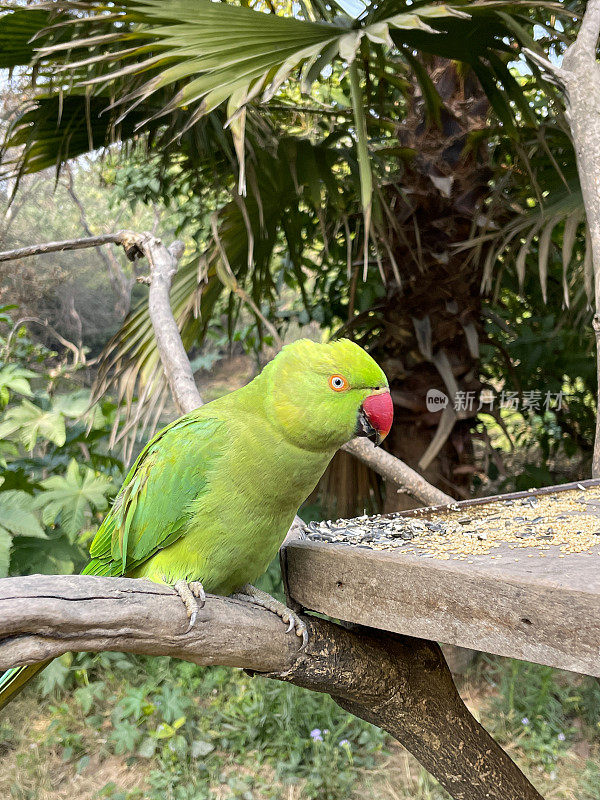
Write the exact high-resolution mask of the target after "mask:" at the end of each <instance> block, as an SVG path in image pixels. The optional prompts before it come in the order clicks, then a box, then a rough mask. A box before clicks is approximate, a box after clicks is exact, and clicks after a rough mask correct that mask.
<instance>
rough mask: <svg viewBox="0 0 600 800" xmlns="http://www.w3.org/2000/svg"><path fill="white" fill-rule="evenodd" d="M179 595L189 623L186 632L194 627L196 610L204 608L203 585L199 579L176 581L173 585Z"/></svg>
mask: <svg viewBox="0 0 600 800" xmlns="http://www.w3.org/2000/svg"><path fill="white" fill-rule="evenodd" d="M173 588H174V589H175V591H176V592H177V594H178V595H179V597H181V599H182V600H183V605H184V606H185V610H186V612H187V615H188V619H189V621H190V624H189V625H188V626H187V630H186V633H187V632H188V631H190V630H191V629H192V628H193V627H194V623H195V622H196V617H197V616H198V611H199V609H201V608H204V604H205V602H206V595H205V594H204V587H203V586H202V584H201V583H200V581H192V582H191V583H187V581H177V583H176V584H175V585H174V586H173Z"/></svg>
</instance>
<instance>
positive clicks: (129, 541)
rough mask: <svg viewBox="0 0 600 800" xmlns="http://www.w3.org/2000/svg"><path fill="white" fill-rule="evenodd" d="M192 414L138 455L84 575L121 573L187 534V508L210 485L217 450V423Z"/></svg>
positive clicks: (126, 572) (91, 551) (218, 424)
mask: <svg viewBox="0 0 600 800" xmlns="http://www.w3.org/2000/svg"><path fill="white" fill-rule="evenodd" d="M200 413H201V412H197V411H195V412H192V414H189V415H187V416H185V417H181V419H178V420H176V421H175V422H173V423H171V424H170V425H168V426H167V427H166V428H164V429H163V430H162V431H161V432H160V433H159V434H157V435H156V436H155V437H154V439H151V440H150V442H148V444H147V445H146V447H145V448H144V449H143V450H142V452H141V453H140V455H139V457H138V459H137V460H136V462H135V464H134V465H133V467H132V468H131V470H130V471H129V474H128V475H127V477H126V478H125V482H124V483H123V486H122V488H121V491H120V492H119V494H118V496H117V498H116V500H115V503H114V505H113V507H112V509H111V511H110V512H109V514H108V515H107V517H106V518H105V520H104V522H103V523H102V525H101V526H100V528H99V530H98V532H97V533H96V536H95V537H94V541H93V542H92V545H91V547H90V555H91V557H92V559H91V561H90V563H89V564H88V565H87V567H86V568H85V569H84V570H83V572H84V574H87V575H124V574H128V573H130V572H131V571H132V570H133V569H135V568H136V567H138V566H139V565H140V564H142V563H144V561H146V560H147V559H149V558H150V557H151V556H153V555H154V554H155V553H156V552H157V551H158V550H162V549H163V548H165V547H168V546H169V545H170V544H173V542H175V541H177V539H179V537H180V536H182V534H183V533H184V532H185V529H186V523H187V520H188V514H187V513H186V512H187V508H188V507H189V506H190V504H191V503H192V501H193V500H196V499H197V498H198V497H199V496H200V495H201V494H202V492H203V491H205V490H206V487H207V484H208V474H209V472H210V469H211V467H212V466H213V465H214V462H215V460H216V458H217V457H218V454H219V451H220V448H219V446H218V442H216V441H215V438H214V437H215V433H216V432H217V430H218V429H219V428H220V427H221V426H222V425H224V422H223V421H222V420H219V419H214V418H209V417H205V418H203V417H201V416H200V415H199V414H200Z"/></svg>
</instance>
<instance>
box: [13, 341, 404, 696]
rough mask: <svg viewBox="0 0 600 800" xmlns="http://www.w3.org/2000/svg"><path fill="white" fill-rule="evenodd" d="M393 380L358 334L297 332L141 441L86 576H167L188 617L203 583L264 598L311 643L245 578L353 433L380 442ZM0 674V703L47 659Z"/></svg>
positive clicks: (273, 549) (293, 619)
mask: <svg viewBox="0 0 600 800" xmlns="http://www.w3.org/2000/svg"><path fill="white" fill-rule="evenodd" d="M392 417H393V405H392V399H391V396H390V393H389V388H388V382H387V378H386V376H385V374H384V373H383V371H382V369H381V368H380V367H379V365H378V364H377V363H376V362H375V361H374V360H373V359H372V358H371V357H370V356H369V355H368V354H367V353H366V352H365V351H364V350H363V349H362V348H361V347H359V346H358V345H357V344H354V343H353V342H351V341H349V340H347V339H339V340H336V341H333V342H330V343H328V344H319V343H316V342H312V341H309V340H307V339H300V340H298V341H296V342H293V343H292V344H289V345H287V346H285V347H284V348H283V349H282V350H281V351H280V352H279V353H278V354H277V355H276V356H275V358H274V359H273V360H272V361H270V362H269V363H268V364H267V365H266V366H265V368H264V369H263V370H262V372H261V373H260V374H259V375H258V376H257V377H256V378H254V380H253V381H251V382H250V383H249V384H247V385H246V386H244V387H242V388H241V389H237V390H236V391H234V392H231V393H230V394H227V395H225V396H223V397H220V398H219V399H217V400H214V401H213V402H211V403H207V404H206V405H204V406H202V407H200V408H198V409H196V410H194V411H192V412H190V413H189V414H186V415H185V416H183V417H181V418H180V419H177V420H175V422H172V423H171V424H170V425H167V427H166V428H164V429H163V430H161V431H160V432H159V433H157V434H156V436H154V438H152V439H151V440H150V442H148V444H147V445H146V447H145V448H144V449H143V450H142V452H141V453H140V455H139V457H138V459H137V460H136V462H135V464H134V465H133V466H132V468H131V470H130V471H129V473H128V475H127V477H126V478H125V481H124V483H123V486H122V487H121V490H120V492H119V494H118V495H117V497H116V499H115V502H114V504H113V506H112V508H111V510H110V512H109V513H108V515H107V516H106V518H105V519H104V521H103V523H102V525H101V526H100V528H99V530H98V532H97V534H96V536H95V538H94V540H93V542H92V545H91V547H90V555H91V560H90V562H89V564H88V565H87V566H86V568H85V569H84V571H83V572H84V573H85V574H88V575H104V576H108V575H114V576H122V575H125V576H128V577H132V578H148V579H150V580H151V581H157V582H159V583H166V584H170V585H172V586H173V587H174V589H175V590H176V591H177V592H178V594H179V595H180V597H181V598H182V600H183V602H184V604H185V608H186V611H187V616H188V620H189V625H188V629H189V628H190V627H191V626H192V625H193V624H194V622H195V619H196V614H197V611H198V607H199V606H200V607H201V606H202V605H203V604H204V599H205V594H204V593H205V592H210V593H212V594H220V595H232V594H233V593H235V594H234V596H236V597H239V598H242V599H245V600H247V601H250V602H252V603H255V604H257V605H260V606H263V607H265V608H268V609H269V610H271V611H273V612H274V613H276V614H278V615H279V616H280V617H281V618H282V619H283V620H284V622H286V623H287V624H288V626H289V627H288V631H291V630H293V629H295V631H296V633H297V634H298V635H299V636H302V638H303V646H304V644H305V643H306V636H307V633H306V626H305V624H304V623H303V621H302V620H301V619H300V618H299V617H298V616H297V615H296V614H294V612H293V611H291V610H290V609H288V608H287V607H286V606H285V605H284V604H283V603H279V602H278V601H277V600H275V599H274V598H272V597H271V596H270V595H268V594H267V593H266V592H261V591H260V590H258V589H255V588H254V587H253V586H252V583H253V581H255V580H256V579H257V578H258V577H259V576H260V575H262V573H263V572H264V571H265V570H266V568H267V566H268V565H269V563H270V562H271V561H272V560H273V558H275V556H276V555H277V552H278V550H279V547H280V546H281V543H282V542H283V540H284V538H285V536H286V533H287V531H288V530H289V528H290V526H291V524H292V522H293V520H294V517H295V515H296V512H297V510H298V508H299V506H300V505H301V504H302V503H303V502H304V500H305V499H306V498H307V497H308V495H309V494H310V493H311V492H312V491H313V489H314V488H315V486H316V485H317V482H318V480H319V478H320V477H321V476H322V474H323V472H324V471H325V469H326V467H327V465H328V464H329V462H330V461H331V459H332V457H333V455H334V454H335V452H336V451H337V450H338V449H339V448H340V447H341V446H342V445H343V444H344V443H345V442H347V441H349V440H350V439H352V437H354V436H356V435H359V436H360V435H362V436H368V437H371V438H373V439H374V440H375V442H376V443H377V444H380V442H381V440H382V439H383V438H384V437H385V436H386V435H387V433H388V432H389V430H390V427H391V424H392ZM45 665H46V664H45V663H42V664H33V665H31V666H26V667H15V668H14V669H11V670H8V671H7V672H5V673H4V675H3V676H2V677H0V708H2V707H3V706H4V705H6V703H8V702H9V701H10V699H12V697H14V696H15V695H16V694H17V692H18V691H20V689H21V688H22V687H23V686H24V685H25V683H27V682H28V681H29V680H30V679H31V678H32V677H33V676H34V675H35V674H36V673H37V672H39V671H40V670H41V669H43V667H44V666H45Z"/></svg>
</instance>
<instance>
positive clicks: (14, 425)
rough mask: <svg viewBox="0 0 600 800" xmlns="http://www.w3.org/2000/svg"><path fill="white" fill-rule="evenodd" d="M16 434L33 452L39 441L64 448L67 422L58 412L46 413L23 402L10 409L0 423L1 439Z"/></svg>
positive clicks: (26, 401) (29, 403)
mask: <svg viewBox="0 0 600 800" xmlns="http://www.w3.org/2000/svg"><path fill="white" fill-rule="evenodd" d="M15 433H18V436H19V439H20V441H21V442H22V443H23V444H24V445H25V447H27V449H28V450H33V448H34V447H35V444H36V442H37V440H38V439H46V440H48V441H50V442H53V444H55V445H57V446H58V447H62V445H63V444H64V443H65V440H66V429H65V420H64V417H63V415H62V414H61V413H60V412H58V411H54V410H50V411H44V410H43V409H41V408H39V406H36V405H34V404H33V403H31V402H30V401H29V400H23V401H22V403H21V405H20V406H16V407H15V408H11V409H9V410H8V411H7V412H6V414H5V415H4V420H3V421H2V422H1V423H0V439H3V438H4V437H6V436H12V435H13V434H15Z"/></svg>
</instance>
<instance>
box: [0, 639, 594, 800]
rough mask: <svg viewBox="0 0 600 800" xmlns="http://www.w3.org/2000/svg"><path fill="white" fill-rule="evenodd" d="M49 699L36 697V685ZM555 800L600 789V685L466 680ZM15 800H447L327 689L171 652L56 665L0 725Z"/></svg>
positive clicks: (506, 670)
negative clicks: (317, 690) (201, 663)
mask: <svg viewBox="0 0 600 800" xmlns="http://www.w3.org/2000/svg"><path fill="white" fill-rule="evenodd" d="M44 692H45V693H46V697H45V698H44V699H43V700H41V701H40V695H41V694H42V693H44ZM461 692H462V694H463V696H464V697H465V700H466V702H467V704H468V705H469V707H470V708H471V709H472V711H473V712H474V713H475V714H476V716H478V717H480V718H481V719H482V721H483V723H484V724H485V725H486V727H487V728H488V729H489V730H490V732H491V733H492V734H493V735H494V736H495V737H496V738H497V739H498V740H499V741H500V742H501V743H502V745H503V746H504V747H505V748H506V749H507V750H508V751H509V752H510V754H511V755H512V756H513V757H514V758H515V759H516V760H517V761H518V763H519V764H520V765H521V766H522V768H523V769H524V770H525V771H526V773H527V774H528V776H529V777H530V778H531V779H532V780H533V782H534V783H535V784H536V786H537V787H538V788H539V789H540V791H541V792H542V794H543V796H544V797H546V798H547V799H548V800H600V766H599V764H600V685H598V683H597V682H596V681H594V680H592V679H589V678H583V677H581V676H575V675H571V674H569V673H563V672H560V671H558V670H553V669H550V668H549V667H540V666H536V665H531V664H525V663H522V662H517V661H510V660H507V659H493V658H485V659H482V660H481V661H480V662H479V664H478V665H477V667H476V668H475V669H474V670H473V671H472V672H471V674H470V675H469V676H468V677H467V678H466V679H465V680H463V681H462V682H461ZM0 794H1V795H2V796H3V797H7V798H12V800H50V798H53V799H54V800H56V799H57V798H58V800H62V798H65V800H66V799H67V798H72V797H73V796H76V797H77V798H78V800H96V798H108V800H136V798H142V797H144V798H149V800H158V798H161V800H163V798H164V799H165V800H300V799H301V798H302V800H304V798H307V800H313V799H314V800H317V799H318V800H342V799H344V800H345V799H346V798H348V799H350V798H361V800H375V799H377V800H447V798H448V795H446V794H445V793H444V792H443V791H442V790H441V789H440V788H439V786H438V785H437V784H436V783H435V781H434V780H433V779H432V778H430V777H429V776H428V775H427V773H425V772H424V770H422V769H421V768H420V767H419V765H418V764H417V763H416V762H415V760H414V759H413V758H412V757H411V756H410V755H409V754H407V753H406V751H404V750H403V749H402V748H401V747H400V746H399V745H397V744H396V743H393V742H392V741H391V740H390V739H389V737H386V736H385V735H384V734H382V733H381V731H379V730H377V729H376V728H373V727H372V726H370V725H368V724H366V723H363V722H361V721H360V720H357V719H355V718H354V717H352V716H351V715H349V714H347V713H346V712H344V711H342V710H341V709H339V708H338V707H337V706H336V705H335V703H334V702H333V701H332V700H331V699H330V698H328V697H325V696H322V695H317V694H314V693H311V692H307V691H304V690H302V689H299V688H297V687H294V686H289V685H287V684H283V683H278V682H275V681H269V680H267V679H263V678H257V677H255V678H250V677H249V676H247V675H246V674H244V673H243V672H242V671H240V670H231V669H225V668H220V667H213V668H202V667H197V666H195V665H192V664H187V663H184V662H178V661H175V660H173V659H169V658H155V659H151V658H141V657H140V658H137V657H136V658H134V657H124V656H121V655H118V654H108V653H107V654H102V655H100V656H96V657H91V656H85V655H84V656H78V657H76V658H75V659H73V660H71V662H70V663H69V662H68V659H67V660H64V661H63V662H55V665H54V667H53V669H51V670H50V671H48V672H46V673H44V674H43V675H42V677H41V679H40V681H39V682H38V684H37V685H36V686H32V687H31V688H29V689H28V690H26V691H25V692H24V693H23V694H22V695H21V696H20V697H19V698H18V699H17V700H16V701H15V702H14V703H13V704H12V705H11V706H9V715H8V716H7V717H5V719H4V720H3V721H2V722H1V723H0Z"/></svg>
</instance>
